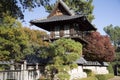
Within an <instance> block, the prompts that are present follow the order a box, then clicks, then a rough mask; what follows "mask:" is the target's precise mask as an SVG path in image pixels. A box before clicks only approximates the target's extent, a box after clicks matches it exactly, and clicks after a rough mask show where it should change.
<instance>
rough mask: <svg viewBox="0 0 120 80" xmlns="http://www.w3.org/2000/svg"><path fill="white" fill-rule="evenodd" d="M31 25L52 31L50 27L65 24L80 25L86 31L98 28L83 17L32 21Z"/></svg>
mask: <svg viewBox="0 0 120 80" xmlns="http://www.w3.org/2000/svg"><path fill="white" fill-rule="evenodd" d="M30 23H31V24H33V25H36V26H38V27H40V28H42V29H45V30H47V31H50V27H52V26H57V25H64V24H73V23H78V24H80V25H82V26H83V28H85V29H84V30H85V31H89V30H96V28H95V27H94V26H93V25H92V24H91V23H90V22H89V21H88V20H87V18H86V17H85V16H83V15H74V16H68V15H62V16H52V17H50V18H47V19H36V20H31V21H30Z"/></svg>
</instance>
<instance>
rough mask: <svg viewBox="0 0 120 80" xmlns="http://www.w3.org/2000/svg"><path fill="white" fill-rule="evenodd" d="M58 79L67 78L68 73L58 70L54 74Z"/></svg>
mask: <svg viewBox="0 0 120 80" xmlns="http://www.w3.org/2000/svg"><path fill="white" fill-rule="evenodd" d="M56 76H57V77H58V78H59V79H60V80H69V79H70V75H69V74H68V73H67V72H60V73H58V74H57V75H56Z"/></svg>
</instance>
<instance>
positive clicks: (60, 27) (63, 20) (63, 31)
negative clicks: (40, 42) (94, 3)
mask: <svg viewBox="0 0 120 80" xmlns="http://www.w3.org/2000/svg"><path fill="white" fill-rule="evenodd" d="M30 23H31V24H33V25H36V26H38V27H40V28H42V29H44V30H47V31H49V32H50V36H49V37H45V38H44V40H46V41H48V40H51V41H54V40H56V39H59V38H61V37H65V38H71V39H74V40H76V41H79V42H81V43H87V41H85V40H84V36H85V34H86V32H89V31H95V30H96V28H95V27H94V26H93V25H92V24H91V23H90V22H89V21H88V20H87V18H86V16H84V15H82V14H76V13H75V12H74V11H73V10H71V9H70V8H69V7H68V6H67V5H66V4H65V3H64V2H63V1H62V0H59V1H58V2H57V3H56V5H55V7H54V8H53V10H52V11H51V13H50V14H49V15H48V17H47V18H46V19H36V20H32V21H30Z"/></svg>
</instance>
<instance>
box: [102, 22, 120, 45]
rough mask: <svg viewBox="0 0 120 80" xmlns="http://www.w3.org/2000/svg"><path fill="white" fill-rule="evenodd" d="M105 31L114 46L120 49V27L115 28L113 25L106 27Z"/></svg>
mask: <svg viewBox="0 0 120 80" xmlns="http://www.w3.org/2000/svg"><path fill="white" fill-rule="evenodd" d="M104 31H105V32H106V33H107V34H108V36H109V37H110V39H111V41H112V43H113V44H114V46H116V47H119V46H120V27H119V26H113V25H112V24H111V25H109V26H106V27H104Z"/></svg>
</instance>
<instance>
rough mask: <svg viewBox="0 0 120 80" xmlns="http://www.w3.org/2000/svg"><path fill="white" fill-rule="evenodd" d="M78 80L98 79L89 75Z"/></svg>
mask: <svg viewBox="0 0 120 80" xmlns="http://www.w3.org/2000/svg"><path fill="white" fill-rule="evenodd" d="M77 80H78V79H77ZM79 80H98V79H97V78H96V77H94V76H90V77H87V78H83V79H79Z"/></svg>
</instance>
